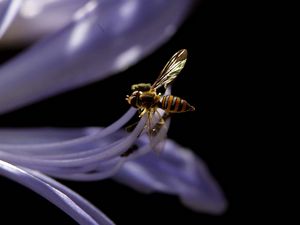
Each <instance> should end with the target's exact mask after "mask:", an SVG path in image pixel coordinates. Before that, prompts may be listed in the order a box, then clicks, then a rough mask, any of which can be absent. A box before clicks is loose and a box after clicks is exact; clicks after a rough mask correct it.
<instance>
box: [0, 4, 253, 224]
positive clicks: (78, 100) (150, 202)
mask: <svg viewBox="0 0 300 225" xmlns="http://www.w3.org/2000/svg"><path fill="white" fill-rule="evenodd" d="M236 29H238V28H237V27H233V26H232V24H231V19H230V13H229V12H228V11H225V9H224V6H223V5H221V4H217V5H214V3H213V2H211V1H210V2H208V1H203V2H202V4H199V5H197V7H195V9H194V10H193V12H192V13H191V15H190V16H189V17H188V18H187V20H186V21H185V23H184V24H183V25H182V26H181V28H180V29H179V30H178V32H177V33H176V35H175V36H174V37H173V38H172V39H171V40H170V41H168V42H167V43H166V44H165V45H163V46H162V47H161V48H159V49H158V50H157V51H155V52H154V53H153V54H152V55H150V56H149V57H147V58H146V59H144V60H143V61H141V62H139V63H138V64H137V65H135V66H133V67H131V68H130V69H128V70H127V71H125V72H123V73H121V74H118V75H117V76H113V77H111V78H108V79H106V80H104V81H100V82H96V83H94V84H91V85H88V86H86V87H83V88H80V89H76V90H74V91H71V92H68V93H65V94H62V95H59V96H55V97H52V98H50V99H48V100H45V101H42V102H39V103H36V104H34V105H31V106H28V107H25V108H22V109H20V110H17V111H14V112H11V113H8V114H5V115H1V116H0V124H1V126H2V127H11V126H13V127H35V126H54V127H84V126H105V125H108V124H110V123H111V122H113V121H115V120H116V119H117V118H119V117H120V116H121V115H122V114H123V113H124V112H125V111H126V110H127V109H128V105H127V104H126V102H125V101H124V96H125V95H126V94H128V92H129V88H130V85H131V84H134V83H139V82H152V81H154V80H155V78H156V76H157V74H158V73H159V71H160V70H161V69H162V67H163V66H164V64H165V63H166V62H167V60H168V59H169V58H170V56H171V55H172V54H174V53H175V52H176V51H177V50H179V49H181V48H186V49H188V53H189V56H188V61H187V64H186V66H185V68H184V70H183V71H182V72H181V74H180V76H179V77H178V78H177V79H176V81H175V83H174V85H173V88H172V92H173V94H174V95H177V96H180V97H183V98H185V99H187V100H188V101H189V102H190V103H191V104H192V105H194V106H195V107H196V112H194V113H188V114H178V115H175V116H174V117H173V119H172V122H171V128H170V130H169V134H168V136H169V138H172V139H174V140H176V141H177V142H178V143H180V144H182V145H184V146H187V147H189V148H191V149H193V150H194V152H195V153H196V154H197V155H199V157H201V158H202V159H204V161H205V162H206V163H207V165H208V167H209V169H210V171H211V173H212V175H213V176H214V177H215V178H216V180H217V181H218V182H219V184H220V186H221V187H222V189H223V191H224V193H225V196H226V198H227V199H228V202H229V207H228V209H227V211H226V212H225V213H224V214H223V215H219V216H211V215H207V214H201V213H195V212H193V211H191V210H189V209H187V208H185V207H183V206H182V205H181V204H180V202H179V201H178V199H177V198H176V197H172V196H167V195H162V194H151V195H144V194H140V193H137V192H135V191H133V190H131V189H129V188H127V187H125V186H123V185H120V184H117V183H115V182H113V181H110V180H105V181H99V182H88V183H80V182H69V181H68V182H66V181H62V182H63V183H64V184H66V185H67V186H69V187H71V188H72V189H73V190H75V191H77V192H78V193H79V194H81V195H82V196H84V197H85V198H87V199H88V200H89V201H91V202H92V203H93V204H95V205H96V206H97V207H98V208H100V209H101V210H102V211H103V212H104V213H106V214H107V215H108V216H109V217H110V218H111V219H112V220H113V221H115V222H116V224H132V225H134V224H171V222H172V221H176V222H177V223H178V224H195V225H196V224H206V225H207V224H227V223H230V224H232V223H234V222H238V223H240V222H241V223H242V224H243V222H244V220H245V219H246V220H247V219H249V217H248V216H246V215H247V214H248V213H249V211H248V209H249V207H250V205H249V204H250V203H249V204H248V200H247V199H249V195H250V193H247V195H248V197H247V198H245V197H244V193H243V192H244V191H242V186H243V184H242V180H243V178H244V176H245V174H244V172H243V169H244V167H245V166H244V167H243V166H242V164H244V162H245V161H246V158H247V154H250V153H249V151H248V150H247V143H243V142H242V137H243V130H242V127H243V126H244V125H245V122H244V121H245V119H246V118H244V117H243V116H241V112H242V111H243V110H244V109H243V107H242V104H243V98H242V97H241V96H239V94H240V93H239V91H238V89H243V85H245V84H244V83H243V80H242V79H240V80H239V78H237V77H238V76H237V75H238V74H239V73H242V72H243V71H242V69H241V65H240V64H239V61H240V57H242V56H240V55H239V54H238V52H239V45H240V43H239V42H238V41H237V34H238V33H239V32H238V31H237V30H236ZM19 51H20V49H7V50H1V60H2V62H4V61H5V60H8V59H10V58H11V57H12V56H14V55H15V54H17V53H18V52H19ZM141 74H142V75H143V77H149V80H140V79H139V77H140V75H141ZM111 91H113V92H114V93H115V94H114V95H111V94H109V95H108V94H107V92H111ZM237 96H238V97H237ZM241 151H246V154H241ZM0 183H1V187H0V190H1V195H0V196H1V212H2V213H1V221H5V219H6V220H8V221H10V223H9V224H14V223H18V221H19V220H20V219H21V220H22V222H23V223H28V224H41V223H44V220H45V221H47V222H49V223H50V224H74V221H73V220H72V219H70V218H69V217H68V216H67V215H66V214H64V213H63V212H61V211H60V210H59V209H58V208H56V207H55V206H53V205H52V204H51V203H49V202H47V201H46V200H45V199H43V198H42V197H40V196H38V195H36V194H35V193H33V192H31V191H30V190H27V189H26V188H24V187H22V186H20V185H18V184H16V183H14V182H11V181H9V180H7V179H5V178H0ZM252 210H253V211H251V213H250V214H251V215H252V216H253V215H255V214H256V212H255V209H252ZM36 215H39V216H41V217H42V218H44V220H43V221H41V220H40V219H39V218H37V217H36ZM138 217H139V218H138ZM140 218H143V219H140ZM1 224H2V222H1ZM3 224H8V223H3Z"/></svg>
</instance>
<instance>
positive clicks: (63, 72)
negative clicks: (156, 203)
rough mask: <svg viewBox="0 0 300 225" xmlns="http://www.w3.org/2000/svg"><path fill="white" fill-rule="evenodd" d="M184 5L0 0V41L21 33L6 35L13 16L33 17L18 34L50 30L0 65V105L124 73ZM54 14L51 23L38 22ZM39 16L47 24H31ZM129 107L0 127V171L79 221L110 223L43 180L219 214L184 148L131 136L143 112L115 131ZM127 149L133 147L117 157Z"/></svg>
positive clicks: (211, 189)
mask: <svg viewBox="0 0 300 225" xmlns="http://www.w3.org/2000/svg"><path fill="white" fill-rule="evenodd" d="M170 2H172V4H170ZM192 3H193V1H192V0H189V1H179V0H176V1H152V2H149V1H147V0H139V1H137V0H131V1H129V0H123V1H119V0H113V1H84V0H81V1H80V0H76V1H75V0H74V1H68V0H65V1H50V0H48V1H46V0H45V1H39V3H38V4H32V1H30V0H27V1H2V2H0V15H1V17H0V37H1V36H3V42H2V43H8V40H9V37H10V36H12V37H15V36H18V37H22V36H24V34H18V35H16V33H15V31H13V29H12V28H13V26H18V25H17V24H18V21H21V23H23V25H24V24H26V23H28V21H30V22H31V23H34V24H35V26H33V27H31V28H30V29H32V34H35V35H37V36H35V35H32V36H31V37H27V38H28V40H30V39H35V38H37V37H39V36H40V35H42V36H43V35H44V33H48V32H50V31H51V32H53V33H52V34H50V35H46V36H45V37H43V38H42V39H41V40H40V41H38V42H37V43H36V44H34V45H33V46H32V47H30V48H29V49H28V50H26V51H25V52H24V53H22V54H21V55H19V56H17V57H16V58H14V59H13V60H11V61H9V62H8V63H6V64H4V65H2V66H1V67H0V75H1V76H0V112H1V113H6V112H9V111H12V110H14V109H18V108H20V107H22V106H25V105H27V104H30V103H33V102H36V101H39V100H42V99H44V98H46V97H49V96H52V95H55V94H58V93H61V92H64V91H67V90H70V89H72V88H76V87H80V86H83V85H86V84H88V83H91V82H93V81H96V80H100V79H103V78H105V77H107V76H109V75H111V74H113V73H116V72H119V71H122V70H125V69H126V68H128V67H129V66H131V65H133V64H134V63H136V62H137V61H138V60H140V59H142V58H143V57H145V56H146V55H148V54H149V53H151V52H152V51H153V50H154V49H155V48H157V47H158V46H159V45H161V44H162V43H163V42H165V41H166V40H168V38H169V37H170V36H171V35H172V34H173V33H174V31H175V30H176V28H177V27H178V26H179V25H180V23H181V22H182V20H183V18H184V17H185V16H186V14H187V13H188V11H189V9H190V7H191V5H192ZM58 9H61V11H58ZM54 11H55V13H56V14H55V15H56V16H57V18H60V19H59V20H57V21H60V23H58V22H57V21H56V20H54V21H53V20H52V19H51V20H47V19H46V18H47V16H49V17H51V16H52V15H53V12H54ZM74 11H75V13H74ZM45 17H46V18H45ZM42 18H43V20H42ZM51 18H53V16H52V17H51ZM41 20H42V22H46V23H47V24H43V25H44V26H41V25H40V24H39V22H41ZM26 21H27V22H26ZM10 25H11V26H12V27H11V28H10ZM35 29H36V30H35ZM47 29H49V30H47ZM6 31H7V33H6ZM17 32H20V30H18V31H17ZM22 40H24V38H23V39H22ZM14 41H18V40H16V39H15V40H14ZM19 41H20V40H19ZM0 44H1V42H0ZM134 114H135V109H130V110H128V112H127V113H125V114H124V115H123V116H122V117H121V118H120V119H119V120H117V121H116V122H114V123H113V124H111V125H110V126H108V127H105V128H100V127H88V128H23V129H16V128H2V129H0V174H1V175H2V176H5V177H7V178H9V179H12V180H14V181H16V182H18V183H20V184H22V185H24V186H26V187H28V188H30V189H32V190H33V191H35V192H37V193H38V194H40V195H41V196H43V197H45V198H46V199H47V200H49V201H51V202H52V203H53V204H55V205H56V206H57V207H59V208H60V209H62V210H63V211H64V212H66V213H67V214H68V215H69V216H71V217H72V218H73V219H74V220H76V221H77V222H78V223H80V224H114V223H113V222H112V221H111V220H110V219H108V218H107V217H106V216H105V215H104V214H103V213H102V212H101V211H99V210H98V209H97V208H95V207H94V206H93V205H92V204H91V203H89V202H88V201H86V200H85V199H83V198H82V197H80V196H79V195H78V194H76V193H74V192H73V191H71V190H70V189H69V188H67V187H65V186H64V185H62V184H60V183H58V182H57V181H55V180H54V179H52V178H50V177H54V178H61V179H69V180H74V181H91V180H101V179H106V178H112V179H114V180H116V181H118V182H120V183H123V184H125V185H128V186H130V187H132V188H134V189H136V190H138V191H141V192H145V193H150V192H154V191H157V192H163V193H168V194H173V195H177V196H178V197H179V198H180V200H181V202H182V203H183V204H184V205H186V206H187V207H189V208H191V209H193V210H195V211H200V212H207V213H215V214H218V213H221V212H223V211H224V209H225V208H226V200H225V199H224V197H223V194H222V192H221V191H220V189H219V187H218V185H217V184H216V182H215V181H214V179H213V178H212V177H211V176H210V175H209V172H208V170H207V168H206V166H205V165H204V163H203V162H202V161H201V160H200V159H199V158H197V157H196V156H195V154H194V153H192V151H190V150H189V149H186V148H184V147H182V146H179V145H178V144H176V143H175V142H174V141H171V140H166V142H165V147H164V150H163V152H162V153H161V154H159V155H157V154H155V153H154V152H153V151H152V149H151V146H152V145H149V144H148V140H147V137H144V136H141V137H139V134H140V133H141V131H142V130H143V128H144V125H145V117H144V118H142V119H141V120H140V121H139V123H138V125H137V126H136V128H135V129H134V131H133V132H132V133H130V134H127V133H126V132H124V131H123V129H122V127H123V126H124V125H125V124H126V123H127V122H128V121H129V120H130V119H131V118H132V116H133V115H134ZM166 125H168V124H166ZM165 128H166V129H161V130H160V132H159V134H158V135H157V136H156V137H155V138H154V140H152V141H153V143H156V142H157V143H158V142H160V141H161V140H162V139H163V138H164V137H165V135H166V132H167V128H168V126H166V127H165ZM132 146H136V148H137V150H136V151H134V152H132V154H130V155H128V156H126V157H124V156H123V154H124V153H125V152H126V151H128V149H130V148H131V147H132Z"/></svg>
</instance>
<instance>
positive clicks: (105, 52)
mask: <svg viewBox="0 0 300 225" xmlns="http://www.w3.org/2000/svg"><path fill="white" fill-rule="evenodd" d="M194 1H195V0H186V1H181V0H172V1H171V0H165V1H148V0H121V1H120V0H111V1H99V3H98V2H97V1H92V3H91V2H88V3H87V4H86V5H85V6H83V8H82V9H81V11H79V13H76V14H75V15H74V18H73V21H72V22H70V23H69V24H68V25H67V26H65V27H64V28H63V29H61V30H60V31H58V32H57V33H55V34H53V35H50V36H48V37H47V38H45V39H43V40H42V41H40V42H38V43H37V44H35V45H34V46H33V47H32V48H30V49H28V50H27V51H25V52H24V53H22V54H21V55H19V56H18V57H16V58H15V59H13V60H12V61H10V62H8V63H6V64H5V65H3V66H2V67H1V68H0V74H1V76H0V113H3V112H7V111H9V110H13V109H15V108H18V107H21V106H24V105H26V104H29V103H32V102H35V101H38V100H41V99H43V98H46V97H48V96H51V95H54V94H58V93H61V92H63V91H66V90H70V89H72V88H75V87H79V86H83V85H85V84H88V83H91V82H94V81H96V80H100V79H103V78H105V77H107V76H108V75H110V74H112V73H116V72H119V71H121V70H124V69H126V68H127V67H129V66H131V65H133V64H134V63H136V62H137V61H138V60H140V59H141V58H143V57H145V56H146V55H148V54H149V53H151V52H152V51H153V50H154V49H155V48H157V47H158V46H159V45H161V44H162V43H163V42H165V41H166V40H167V39H168V38H170V36H171V35H172V34H173V33H174V32H175V31H176V29H177V28H178V26H179V25H180V24H181V22H182V21H183V19H184V18H185V16H186V15H187V13H188V11H189V9H190V8H191V6H192V3H193V2H194Z"/></svg>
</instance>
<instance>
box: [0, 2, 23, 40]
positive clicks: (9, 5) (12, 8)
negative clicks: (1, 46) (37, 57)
mask: <svg viewBox="0 0 300 225" xmlns="http://www.w3.org/2000/svg"><path fill="white" fill-rule="evenodd" d="M21 4H22V0H14V1H11V0H4V1H0V39H1V38H2V36H3V35H4V34H5V32H6V30H7V29H8V28H9V26H10V24H11V23H12V21H13V20H14V18H15V16H16V15H17V13H18V12H19V9H20V6H21Z"/></svg>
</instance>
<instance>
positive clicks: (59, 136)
mask: <svg viewBox="0 0 300 225" xmlns="http://www.w3.org/2000/svg"><path fill="white" fill-rule="evenodd" d="M129 112H130V111H129ZM120 120H122V118H121V119H120ZM167 122H168V121H167ZM114 125H115V124H113V125H112V126H114ZM144 125H145V120H143V118H142V119H141V121H140V123H139V124H138V125H137V127H136V128H135V130H134V131H133V132H132V133H130V135H128V134H126V133H124V132H121V131H116V132H114V133H110V134H109V135H105V136H102V135H101V133H102V132H103V131H104V130H105V129H101V128H85V129H71V130H70V129H58V128H56V129H53V128H52V129H29V130H28V132H26V129H23V130H14V129H2V130H0V141H1V143H3V144H0V158H1V159H3V160H5V161H8V162H11V163H14V164H17V165H21V166H25V167H27V168H32V169H37V170H39V171H41V172H44V173H46V174H48V175H51V176H54V177H58V178H63V179H70V180H81V181H91V180H100V179H105V178H109V177H113V178H114V179H116V180H117V181H119V182H121V183H124V184H126V185H128V186H130V187H133V188H134V189H137V190H139V191H143V192H153V191H160V192H164V193H168V194H174V195H177V196H179V197H180V199H181V201H182V202H183V204H185V205H186V206H187V207H189V208H191V209H193V210H196V211H204V212H208V213H216V214H218V213H222V212H223V211H224V210H225V208H226V200H225V198H224V196H223V194H222V192H221V190H220V188H219V187H218V185H217V183H216V182H215V181H214V179H213V178H212V177H211V176H210V174H209V172H208V170H207V168H206V166H205V165H204V163H203V162H202V161H201V160H200V159H199V158H197V157H196V156H195V155H194V154H193V153H192V152H191V151H190V150H187V149H184V148H183V147H181V146H179V145H177V144H175V143H174V142H172V141H170V140H167V141H166V143H165V149H164V150H163V152H161V153H160V154H159V155H158V154H156V153H154V152H153V151H151V149H152V146H155V145H156V143H159V142H160V141H161V140H162V139H163V138H164V137H165V135H166V132H167V130H168V124H167V126H166V129H161V131H159V133H158V135H157V136H156V137H155V138H154V139H153V142H151V144H148V143H147V142H148V137H147V136H142V137H140V138H139V139H138V140H137V137H138V135H139V133H140V132H141V130H142V129H143V128H144ZM14 137H17V138H18V139H19V141H18V142H17V143H14V141H12V140H13V138H14ZM100 137H101V138H100ZM98 138H100V139H99V142H95V140H97V139H98ZM47 139H48V140H47ZM21 140H23V142H22V143H23V144H22V143H21ZM39 140H42V141H39ZM35 141H36V142H37V143H38V144H34V142H35ZM102 142H103V143H104V144H103V143H102ZM24 143H26V144H24ZM75 143H76V145H77V146H79V147H76V145H74V144H75ZM101 143H102V144H101ZM134 143H135V144H136V145H137V148H138V149H137V150H136V151H135V152H133V153H132V154H130V155H129V156H127V157H122V156H121V154H122V153H124V152H125V151H127V150H128V149H129V147H130V146H132V145H133V144H134ZM97 145H98V146H97ZM54 146H55V148H53V147H54ZM91 146H92V147H91ZM55 149H60V151H55ZM53 151H54V152H53ZM16 153H17V154H16ZM146 153H147V154H146Z"/></svg>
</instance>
